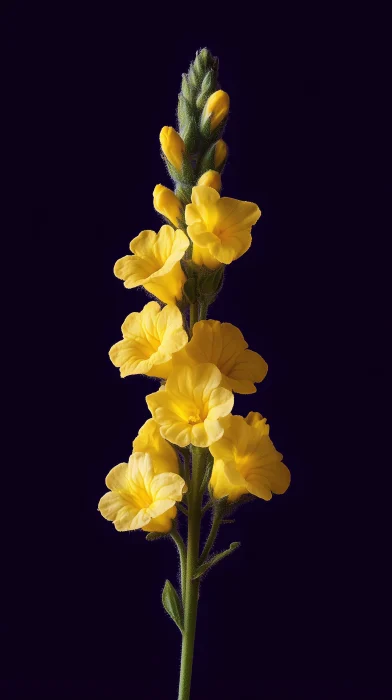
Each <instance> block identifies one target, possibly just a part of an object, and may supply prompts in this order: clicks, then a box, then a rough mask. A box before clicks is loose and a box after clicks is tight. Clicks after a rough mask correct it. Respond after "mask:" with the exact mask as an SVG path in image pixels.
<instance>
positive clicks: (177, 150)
mask: <svg viewBox="0 0 392 700" xmlns="http://www.w3.org/2000/svg"><path fill="white" fill-rule="evenodd" d="M159 140H160V142H161V148H162V151H163V153H164V154H165V156H166V158H167V159H168V161H169V163H171V165H173V167H174V168H175V169H176V170H178V171H180V170H181V168H182V161H183V158H184V151H185V144H184V142H183V140H182V138H181V136H180V134H178V133H177V131H176V130H175V129H173V127H172V126H164V127H162V129H161V133H160V134H159Z"/></svg>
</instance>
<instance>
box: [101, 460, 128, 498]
mask: <svg viewBox="0 0 392 700" xmlns="http://www.w3.org/2000/svg"><path fill="white" fill-rule="evenodd" d="M129 480H130V470H129V466H128V464H127V463H126V462H121V464H117V465H116V466H115V467H113V469H111V470H110V472H109V474H108V475H107V477H106V479H105V484H106V486H107V487H108V489H110V490H111V491H120V492H122V491H128V488H129Z"/></svg>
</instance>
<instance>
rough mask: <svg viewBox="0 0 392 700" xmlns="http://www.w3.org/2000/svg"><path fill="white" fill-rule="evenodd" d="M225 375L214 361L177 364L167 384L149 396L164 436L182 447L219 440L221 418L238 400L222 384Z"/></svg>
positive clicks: (149, 402)
mask: <svg viewBox="0 0 392 700" xmlns="http://www.w3.org/2000/svg"><path fill="white" fill-rule="evenodd" d="M221 379H222V375H221V373H220V371H219V369H218V368H217V367H215V365H212V364H202V365H197V366H195V367H188V366H186V365H179V366H177V367H173V371H172V372H171V374H170V375H169V378H168V380H167V382H166V385H165V387H161V389H160V390H159V391H157V392H155V394H150V395H149V396H146V401H147V406H148V408H149V409H150V411H151V413H152V415H153V417H154V418H155V420H156V422H157V423H159V425H160V426H161V435H162V437H164V438H166V440H170V442H173V443H174V444H175V445H179V446H180V447H186V445H189V444H192V445H195V446H196V447H208V446H209V445H212V443H213V442H215V441H216V440H219V438H220V437H222V435H223V427H222V423H221V419H222V417H223V416H227V414H228V413H230V411H231V409H232V408H233V403H234V397H233V394H232V392H231V391H229V390H228V389H225V388H224V387H222V386H219V385H220V382H221Z"/></svg>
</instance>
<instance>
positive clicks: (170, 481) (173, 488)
mask: <svg viewBox="0 0 392 700" xmlns="http://www.w3.org/2000/svg"><path fill="white" fill-rule="evenodd" d="M150 489H151V495H152V497H153V499H154V501H160V500H162V499H163V500H165V499H168V498H169V499H171V500H172V501H181V500H182V496H183V493H184V491H185V490H186V484H185V481H184V479H183V478H182V477H181V476H180V475H179V474H174V473H173V472H166V473H162V474H157V475H156V476H154V478H153V480H152V481H151V487H150ZM172 505H173V503H172ZM154 517H155V516H154Z"/></svg>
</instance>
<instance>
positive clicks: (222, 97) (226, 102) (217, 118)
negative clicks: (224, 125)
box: [202, 90, 230, 131]
mask: <svg viewBox="0 0 392 700" xmlns="http://www.w3.org/2000/svg"><path fill="white" fill-rule="evenodd" d="M229 107H230V97H229V96H228V94H227V92H224V90H216V92H213V93H212V95H211V96H210V97H209V98H208V100H207V102H206V106H205V107H204V111H203V116H202V123H203V124H204V123H205V122H206V121H207V119H208V117H209V116H210V115H212V116H211V131H214V129H216V127H217V126H219V124H220V123H221V121H223V119H225V117H227V115H228V113H229Z"/></svg>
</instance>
